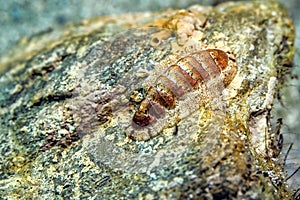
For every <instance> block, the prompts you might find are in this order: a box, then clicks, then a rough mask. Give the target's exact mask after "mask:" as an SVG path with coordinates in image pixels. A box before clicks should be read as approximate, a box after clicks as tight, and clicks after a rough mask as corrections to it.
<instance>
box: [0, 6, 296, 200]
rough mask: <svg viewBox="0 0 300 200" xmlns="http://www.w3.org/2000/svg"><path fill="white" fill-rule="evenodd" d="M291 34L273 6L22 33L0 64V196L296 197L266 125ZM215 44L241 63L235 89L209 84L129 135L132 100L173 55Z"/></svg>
mask: <svg viewBox="0 0 300 200" xmlns="http://www.w3.org/2000/svg"><path fill="white" fill-rule="evenodd" d="M293 41H294V29H293V24H292V21H291V20H290V19H289V17H288V16H287V13H286V11H285V10H284V9H283V8H282V7H280V6H279V5H278V4H276V3H273V2H272V3H268V2H241V3H225V4H220V5H219V6H217V7H214V8H212V7H201V6H197V5H196V6H193V7H191V8H190V9H189V10H180V11H176V10H167V11H164V12H160V13H147V14H126V15H122V16H110V17H109V16H108V17H101V18H96V19H92V20H86V21H83V22H82V23H80V24H77V25H76V26H75V25H74V26H68V27H65V28H62V29H59V30H54V31H51V32H48V33H43V34H41V35H39V36H36V37H33V38H27V39H25V40H24V41H22V43H21V44H20V46H19V47H18V48H17V49H16V50H15V51H14V52H13V53H11V54H9V55H7V56H6V57H4V58H3V59H2V63H1V67H0V71H1V76H0V81H1V87H0V94H1V95H0V105H1V107H0V115H1V125H0V127H1V130H2V131H1V132H2V134H1V145H0V147H1V158H0V159H1V160H0V161H1V162H0V164H1V174H0V190H1V194H2V195H3V196H4V197H11V198H21V197H23V198H42V199H45V198H50V199H54V198H56V197H64V198H87V197H96V198H104V199H108V198H112V199H114V198H117V199H120V198H124V199H133V198H140V199H157V198H158V197H160V198H162V199H179V198H185V199H187V198H190V199H197V198H200V199H201V198H202V199H203V198H208V199H220V198H224V199H232V198H239V199H241V198H245V199H266V198H272V199H281V198H289V197H291V192H290V191H289V190H288V188H287V187H286V184H285V181H284V173H283V172H282V165H281V164H280V162H278V160H277V156H278V154H279V152H280V149H281V144H280V135H279V134H278V132H276V131H275V130H272V129H271V126H270V123H269V122H270V118H271V116H270V111H271V109H272V103H273V100H274V96H275V94H277V92H278V91H279V89H280V88H281V86H282V85H283V84H284V82H285V80H286V77H287V76H288V75H289V74H290V72H291V66H292V65H291V62H292V59H293V51H294V49H293ZM214 48H216V49H220V50H223V51H225V52H227V53H228V54H229V55H230V56H229V57H230V60H231V61H232V62H233V63H234V64H235V65H236V66H237V67H238V73H237V75H236V76H235V78H234V79H233V81H232V82H231V84H230V85H229V86H225V85H222V84H221V83H220V82H218V81H217V80H212V84H209V85H207V90H205V91H204V92H207V99H203V100H198V101H195V100H193V99H191V100H189V101H187V102H188V104H186V105H187V107H186V109H187V110H188V111H186V112H187V113H188V115H187V116H186V117H183V118H180V120H178V121H176V120H173V118H171V123H169V126H167V127H163V128H162V130H161V131H159V134H158V136H156V137H153V138H151V139H149V140H147V141H133V140H131V139H129V138H128V137H127V135H128V133H127V132H126V131H127V126H128V125H129V124H130V123H131V121H130V120H131V118H132V115H133V113H132V112H129V111H132V110H131V109H132V107H134V102H133V101H132V96H133V95H134V94H136V93H138V92H140V90H141V88H142V89H144V88H147V85H151V84H155V80H156V79H155V77H157V76H158V75H157V74H159V73H161V72H162V71H163V70H164V69H165V68H167V67H168V66H170V65H171V64H172V63H173V62H176V61H177V60H178V59H180V58H182V57H184V56H186V55H189V54H190V53H192V52H197V51H199V50H202V49H214ZM153 80H154V83H153ZM214 83H216V84H214ZM138 94H139V93H138ZM203 102H205V103H203ZM193 105H201V106H200V108H199V109H195V106H194V107H193ZM190 107H191V108H192V110H191V112H190V110H189V108H190ZM196 108H197V107H196ZM134 109H135V108H133V110H134ZM180 110H181V112H185V107H184V106H181V107H180Z"/></svg>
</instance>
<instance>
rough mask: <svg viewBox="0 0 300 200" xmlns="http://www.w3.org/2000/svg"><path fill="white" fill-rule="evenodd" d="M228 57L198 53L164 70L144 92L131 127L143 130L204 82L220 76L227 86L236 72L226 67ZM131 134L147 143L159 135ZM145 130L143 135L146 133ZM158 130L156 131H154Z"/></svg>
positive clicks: (216, 52) (210, 51)
mask: <svg viewBox="0 0 300 200" xmlns="http://www.w3.org/2000/svg"><path fill="white" fill-rule="evenodd" d="M228 62H229V58H228V55H227V54H226V53H225V52H224V51H222V50H218V49H207V50H200V51H198V52H195V53H192V54H189V55H187V56H185V57H183V58H181V59H179V60H178V61H177V62H175V64H173V65H171V66H170V67H168V68H167V70H166V71H165V73H164V74H162V75H160V76H159V77H157V79H156V81H155V82H156V83H155V85H153V86H150V87H149V88H148V90H147V93H146V95H145V98H144V99H143V100H142V101H141V103H140V105H139V107H138V109H137V111H136V112H135V114H134V116H133V119H132V126H133V127H134V128H135V129H137V130H142V129H145V131H146V130H147V127H149V126H151V125H153V124H154V123H157V121H158V120H159V118H161V117H163V116H164V115H165V113H166V111H167V110H172V109H174V108H175V107H176V104H177V101H180V99H181V97H182V96H183V95H184V94H186V93H188V92H189V91H192V90H197V89H198V88H199V87H201V85H203V84H205V83H206V82H208V81H210V80H212V79H214V78H216V77H220V75H221V73H225V75H224V74H223V77H224V78H222V84H223V86H224V87H226V86H227V85H229V84H230V82H231V81H232V79H233V78H234V76H235V74H236V71H237V69H236V68H231V69H230V70H228V69H227V67H228ZM147 131H148V133H145V134H146V135H143V136H141V135H138V134H143V132H142V133H141V132H139V131H138V132H135V131H131V133H129V134H128V136H129V137H130V138H132V139H134V140H147V139H150V138H151V137H154V136H156V135H157V134H158V133H150V132H149V130H147ZM147 131H146V132H147ZM156 131H157V130H156Z"/></svg>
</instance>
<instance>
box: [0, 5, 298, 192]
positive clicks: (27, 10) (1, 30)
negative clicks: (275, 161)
mask: <svg viewBox="0 0 300 200" xmlns="http://www.w3.org/2000/svg"><path fill="white" fill-rule="evenodd" d="M225 1H226V0H186V1H176V0H164V1H160V0H114V1H107V0H84V1H83V0H82V1H80V0H10V1H7V0H0V55H1V54H4V53H5V51H7V50H8V49H9V48H10V47H11V46H12V45H14V44H15V43H16V42H17V41H18V40H19V39H21V38H22V37H24V36H28V35H32V34H37V33H39V32H41V31H44V30H47V29H50V28H55V27H56V26H60V25H64V24H66V23H69V22H79V21H80V20H82V19H84V18H90V17H95V16H100V15H108V14H119V13H126V12H144V11H159V10H164V9H167V8H175V9H177V8H186V7H188V6H190V5H193V4H196V3H200V4H204V5H217V4H219V3H222V2H225ZM279 1H280V2H281V3H282V4H283V5H284V6H285V7H286V8H287V9H288V10H289V12H290V15H291V17H292V18H293V19H294V23H295V26H296V32H298V33H300V12H299V10H300V0H288V1H286V0H279ZM296 48H297V51H296V56H295V61H294V63H295V66H296V68H295V71H294V73H295V74H297V75H298V76H299V77H300V56H299V54H300V36H299V35H296ZM289 85H290V87H289V88H287V89H285V91H284V96H283V101H284V104H285V106H284V107H278V112H277V113H278V115H279V117H283V118H284V126H283V130H282V132H283V134H284V140H285V143H284V148H283V153H282V157H284V155H285V152H286V151H287V149H288V147H289V145H290V144H291V143H294V145H293V148H292V150H291V152H290V153H289V156H288V159H287V163H286V170H287V171H288V174H291V173H292V172H293V171H295V170H296V169H297V168H298V167H299V165H300V122H299V119H300V81H299V80H297V79H295V80H292V81H291V83H290V84H289ZM289 183H290V184H291V186H292V187H299V186H300V172H298V173H297V174H296V175H295V176H294V177H293V178H292V179H290V180H289Z"/></svg>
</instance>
